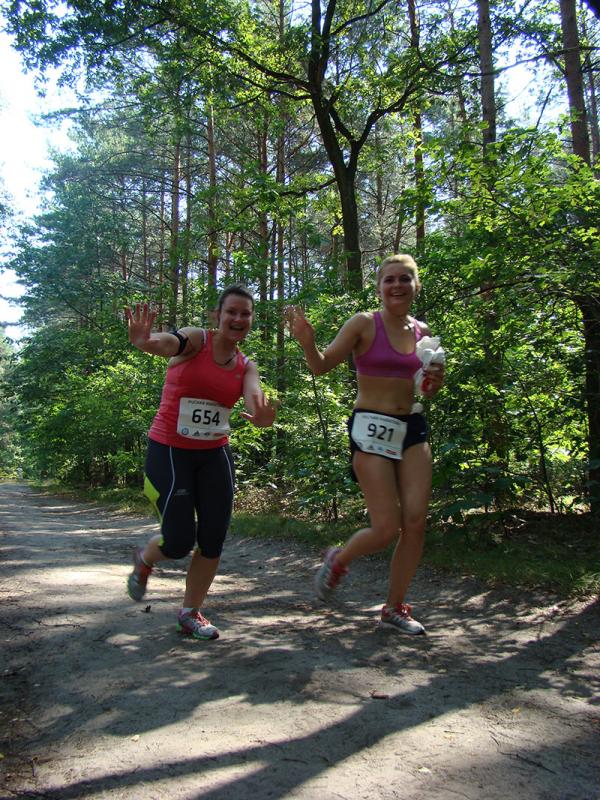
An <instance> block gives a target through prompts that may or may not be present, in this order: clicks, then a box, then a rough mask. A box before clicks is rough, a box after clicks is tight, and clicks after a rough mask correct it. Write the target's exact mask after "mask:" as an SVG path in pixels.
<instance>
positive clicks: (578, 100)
mask: <svg viewBox="0 0 600 800" xmlns="http://www.w3.org/2000/svg"><path fill="white" fill-rule="evenodd" d="M560 25H561V29H562V37H563V48H564V51H565V80H566V83H567V95H568V98H569V114H570V117H571V140H572V143H573V152H574V153H575V155H576V156H579V158H581V159H582V161H585V163H586V164H587V165H588V166H589V164H590V137H589V134H588V126H587V113H586V109H585V100H584V94H583V75H582V72H581V55H580V47H579V33H578V30H577V6H576V3H575V0H560Z"/></svg>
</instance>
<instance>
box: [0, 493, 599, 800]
mask: <svg viewBox="0 0 600 800" xmlns="http://www.w3.org/2000/svg"><path fill="white" fill-rule="evenodd" d="M234 527H235V525H234ZM154 530H155V524H154V521H153V520H152V519H151V518H137V517H131V516H123V515H118V514H112V513H110V512H107V511H106V510H102V509H100V508H97V507H95V506H93V505H83V504H76V503H72V502H70V501H66V500H64V499H60V498H55V497H47V496H44V495H43V494H41V493H39V492H36V491H34V490H32V489H30V488H28V487H27V486H25V485H22V484H16V483H3V484H0V603H1V605H0V622H1V649H0V653H1V656H0V674H1V675H2V681H1V684H0V686H1V688H0V703H1V706H0V740H1V741H0V752H1V753H2V755H3V758H1V759H0V787H1V788H0V792H1V797H2V798H13V797H27V798H48V799H50V798H52V799H53V800H54V799H56V800H58V799H60V800H71V798H94V799H96V798H98V800H99V799H100V798H111V800H112V799H113V798H127V800H130V799H131V798H136V799H137V798H140V799H141V800H154V799H155V798H156V799H157V800H158V799H159V798H160V800H162V799H163V798H169V800H171V798H188V799H189V800H191V799H192V798H202V799H203V800H216V799H217V798H219V799H221V798H222V799H223V800H225V799H226V800H245V799H246V798H248V800H249V799H250V798H252V799H253V800H266V798H301V800H334V799H336V800H339V799H340V798H341V799H342V800H358V798H365V799H366V800H391V799H392V798H395V799H396V800H413V798H414V800H417V798H419V800H423V798H425V800H437V799H438V798H439V800H456V798H468V799H469V800H480V798H486V800H494V799H495V798H498V800H500V798H501V800H506V798H507V797H515V798H518V800H529V798H544V800H554V799H556V800H598V799H599V798H600V758H599V756H598V753H599V752H600V746H599V745H600V699H599V695H598V683H599V676H600V653H599V649H598V634H599V632H600V604H598V603H597V602H592V601H588V602H581V603H578V604H575V605H574V604H570V605H566V604H558V605H556V603H555V599H554V598H552V597H548V596H545V595H532V594H528V595H525V594H524V593H522V592H518V593H517V592H514V593H512V594H510V593H508V592H507V591H505V590H499V589H494V590H491V589H489V588H485V587H484V586H482V585H481V584H479V583H477V582H475V581H473V580H471V579H457V578H448V577H446V576H441V575H439V574H436V573H432V572H430V571H428V570H427V569H421V570H420V571H419V574H418V576H417V579H416V581H415V584H414V587H413V592H412V595H413V599H414V600H415V601H418V608H417V611H418V617H419V618H420V619H422V621H423V622H424V623H425V625H426V626H427V628H428V630H429V634H428V636H427V637H415V638H411V637H408V636H402V635H399V634H397V633H395V632H393V631H382V630H380V629H378V628H377V627H376V625H375V621H376V619H377V610H378V608H379V606H380V602H381V593H382V591H383V589H384V586H385V578H386V574H385V573H386V566H385V564H384V563H383V562H382V561H381V560H378V559H375V558H374V559H367V560H364V561H363V562H362V563H360V564H357V565H355V568H354V569H353V570H352V574H351V576H350V579H349V581H348V582H347V583H346V584H345V585H344V586H343V588H341V589H340V592H339V600H338V605H337V606H336V607H335V608H331V609H329V608H326V607H324V606H322V605H321V604H318V603H317V602H315V601H314V600H313V596H312V576H313V574H314V569H315V567H316V566H317V564H318V563H319V554H318V553H317V552H316V551H314V550H313V551H311V550H309V549H307V548H305V547H300V546H291V545H289V544H287V543H281V542H260V541H259V542H257V541H254V540H249V539H243V538H239V537H237V536H236V535H235V533H233V534H232V535H231V537H230V538H229V539H228V541H227V543H226V549H225V553H224V556H223V561H222V568H221V572H220V575H219V576H218V577H217V580H216V582H215V584H214V587H213V590H212V593H211V595H210V603H209V604H208V606H207V608H206V613H207V616H209V617H210V618H211V619H212V621H213V622H214V623H215V624H217V625H218V627H219V628H220V629H221V631H222V636H221V638H220V639H219V640H218V641H215V642H208V643H207V642H195V641H190V640H187V639H183V638H182V637H181V636H180V635H178V634H177V633H176V631H175V628H174V609H175V608H176V607H177V603H178V602H179V601H180V597H181V593H182V587H183V569H184V566H185V565H184V564H176V565H169V566H168V567H166V568H164V569H161V570H157V571H156V573H155V575H153V577H152V578H151V583H150V588H149V593H148V596H147V602H146V603H143V604H140V605H136V604H133V603H132V602H131V601H130V600H129V599H128V598H127V596H126V595H125V591H124V585H125V579H126V576H127V574H128V572H129V558H130V552H131V549H132V546H133V545H134V544H135V543H139V542H141V541H142V540H143V539H144V538H145V537H146V536H148V535H149V533H150V532H151V531H154Z"/></svg>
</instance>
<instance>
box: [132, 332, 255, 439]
mask: <svg viewBox="0 0 600 800" xmlns="http://www.w3.org/2000/svg"><path fill="white" fill-rule="evenodd" d="M212 335H213V334H212V331H208V333H207V337H206V342H205V343H204V347H203V348H202V350H200V352H199V353H197V354H196V355H195V356H193V358H190V359H188V360H187V361H181V362H180V363H179V364H176V365H175V366H174V367H168V369H167V374H166V376H165V383H164V386H163V390H162V396H161V399H160V406H159V408H158V411H157V412H156V416H155V417H154V420H153V422H152V425H151V427H150V430H149V431H148V436H149V437H150V439H153V440H154V441H155V442H160V443H161V444H166V445H170V446H171V447H182V448H184V449H186V450H208V449H210V448H214V447H222V446H223V445H224V444H227V442H228V441H229V437H228V436H222V437H220V438H219V439H212V440H210V441H198V440H196V439H190V438H188V437H186V436H180V435H179V434H178V433H177V419H178V415H179V401H180V400H181V398H182V397H191V398H196V399H203V400H212V401H214V402H216V403H218V404H219V405H222V406H225V407H226V408H233V406H234V405H235V404H236V403H237V401H238V400H239V399H240V397H241V396H242V394H243V390H244V374H245V372H246V365H247V364H248V358H247V357H246V356H245V355H243V354H242V353H240V351H239V350H238V352H237V356H236V361H235V367H234V369H223V368H222V367H220V366H219V365H218V364H216V363H215V361H214V359H213V356H212Z"/></svg>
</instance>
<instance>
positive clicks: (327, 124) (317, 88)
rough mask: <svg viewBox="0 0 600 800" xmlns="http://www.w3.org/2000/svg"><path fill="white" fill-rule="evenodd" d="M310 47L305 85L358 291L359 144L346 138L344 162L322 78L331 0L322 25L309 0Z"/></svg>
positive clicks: (315, 3) (351, 281) (317, 2)
mask: <svg viewBox="0 0 600 800" xmlns="http://www.w3.org/2000/svg"><path fill="white" fill-rule="evenodd" d="M311 7H312V16H311V47H310V55H309V59H308V69H307V77H308V85H309V92H310V97H311V101H312V105H313V108H314V111H315V116H316V118H317V123H318V125H319V130H320V132H321V139H322V140H323V146H324V147H325V150H326V152H327V155H328V157H329V162H330V164H331V166H332V167H333V174H334V175H335V180H336V183H337V188H338V192H339V196H340V203H341V206H342V229H343V232H344V256H345V260H346V264H347V268H348V288H350V289H354V290H357V291H360V290H361V289H362V288H363V276H362V258H361V252H360V233H359V219H358V205H357V202H356V169H357V161H358V154H359V147H358V145H357V143H356V142H353V141H350V140H349V142H348V143H349V148H350V155H349V156H348V163H347V164H346V161H345V159H344V151H343V150H342V148H341V147H340V143H339V141H338V138H337V134H336V130H335V128H334V125H333V121H332V118H331V113H330V109H331V103H330V101H329V99H328V98H326V97H325V94H324V90H323V77H324V75H325V71H326V67H327V63H328V61H329V34H330V28H329V25H330V23H331V19H332V17H333V11H334V9H335V0H330V2H329V3H328V4H327V8H326V13H325V18H326V23H325V25H323V24H322V15H321V0H312V2H311Z"/></svg>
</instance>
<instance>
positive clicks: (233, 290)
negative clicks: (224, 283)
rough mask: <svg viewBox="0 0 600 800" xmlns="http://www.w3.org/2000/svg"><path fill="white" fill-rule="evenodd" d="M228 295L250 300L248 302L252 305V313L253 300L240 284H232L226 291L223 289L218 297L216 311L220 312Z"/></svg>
mask: <svg viewBox="0 0 600 800" xmlns="http://www.w3.org/2000/svg"><path fill="white" fill-rule="evenodd" d="M230 294H236V295H238V296H239V297H245V298H246V300H250V302H251V303H252V310H253V311H254V298H253V297H252V295H251V294H250V292H249V291H248V289H246V287H245V286H243V285H242V284H241V283H234V284H233V286H228V287H227V288H226V289H223V291H222V292H221V294H220V296H219V303H218V305H217V311H221V309H222V308H223V303H224V302H225V300H227V298H228V297H229V295H230Z"/></svg>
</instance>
